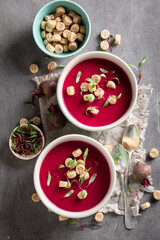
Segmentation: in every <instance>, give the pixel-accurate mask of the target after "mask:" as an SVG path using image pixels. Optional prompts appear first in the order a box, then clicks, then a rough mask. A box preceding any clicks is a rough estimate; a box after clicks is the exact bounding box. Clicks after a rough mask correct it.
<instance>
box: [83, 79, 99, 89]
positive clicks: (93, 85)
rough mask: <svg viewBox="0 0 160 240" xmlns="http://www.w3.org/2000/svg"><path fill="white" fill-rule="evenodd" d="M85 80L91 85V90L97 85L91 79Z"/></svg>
mask: <svg viewBox="0 0 160 240" xmlns="http://www.w3.org/2000/svg"><path fill="white" fill-rule="evenodd" d="M85 80H86V81H88V82H90V83H92V88H94V87H95V86H96V85H97V83H96V82H95V81H94V80H93V79H92V78H86V79H85Z"/></svg>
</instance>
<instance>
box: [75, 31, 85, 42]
mask: <svg viewBox="0 0 160 240" xmlns="http://www.w3.org/2000/svg"><path fill="white" fill-rule="evenodd" d="M77 40H78V41H80V42H83V40H84V35H83V34H82V33H77Z"/></svg>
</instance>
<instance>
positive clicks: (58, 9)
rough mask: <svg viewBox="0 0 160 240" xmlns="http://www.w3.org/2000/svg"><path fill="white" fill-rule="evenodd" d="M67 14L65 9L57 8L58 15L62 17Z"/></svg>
mask: <svg viewBox="0 0 160 240" xmlns="http://www.w3.org/2000/svg"><path fill="white" fill-rule="evenodd" d="M65 12H66V9H65V8H64V7H57V8H56V14H57V15H59V16H60V15H62V14H65Z"/></svg>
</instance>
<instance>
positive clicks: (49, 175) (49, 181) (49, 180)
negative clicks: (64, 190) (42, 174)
mask: <svg viewBox="0 0 160 240" xmlns="http://www.w3.org/2000/svg"><path fill="white" fill-rule="evenodd" d="M51 179H52V177H51V174H50V172H49V173H48V179H47V186H49V185H50V183H51Z"/></svg>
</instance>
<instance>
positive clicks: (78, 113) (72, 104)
mask: <svg viewBox="0 0 160 240" xmlns="http://www.w3.org/2000/svg"><path fill="white" fill-rule="evenodd" d="M100 68H103V69H105V70H107V71H108V73H105V75H106V78H105V77H101V81H100V83H99V84H98V85H99V87H100V88H102V89H103V90H104V95H103V97H102V98H101V99H98V98H97V97H96V98H95V100H94V101H93V102H86V101H84V100H83V95H84V94H90V92H87V93H84V92H83V93H81V89H80V85H81V83H82V82H87V81H86V80H85V79H86V78H91V76H92V75H94V74H98V75H100V74H102V72H101V71H100ZM79 71H80V72H81V77H80V80H79V82H78V83H76V76H77V73H78V72H79ZM115 78H118V79H119V84H118V82H117V80H116V79H115ZM113 79H114V80H113ZM110 80H113V81H114V82H115V83H116V88H115V89H111V88H108V87H106V84H107V82H108V81H110ZM69 86H74V88H75V95H73V96H68V95H67V91H66V90H67V87H69ZM120 93H121V94H122V96H121V98H120V99H118V100H117V102H116V104H114V105H110V104H108V105H107V106H106V107H103V105H104V103H105V101H106V100H107V99H108V97H109V96H111V95H115V96H118V95H119V94H120ZM131 99H132V88H131V84H130V80H129V78H128V76H127V74H126V73H125V72H124V70H123V69H122V68H120V67H119V66H118V65H117V64H115V63H113V62H111V61H109V60H106V59H101V58H93V59H88V60H85V61H82V62H80V63H78V64H77V65H76V66H74V67H73V69H72V70H71V71H70V72H69V73H68V75H67V77H66V79H65V81H64V84H63V100H64V104H65V105H66V107H67V109H68V111H69V112H70V114H71V115H72V116H73V117H74V118H75V119H76V120H78V121H79V122H80V123H82V124H84V125H87V126H92V127H100V126H105V125H109V124H111V123H114V122H115V121H117V120H118V119H120V118H121V117H122V116H123V115H124V114H125V113H126V111H127V110H128V108H129V106H130V103H131ZM90 106H91V107H96V108H97V109H98V110H99V113H98V115H96V116H92V115H87V114H86V109H87V108H88V107H90Z"/></svg>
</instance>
